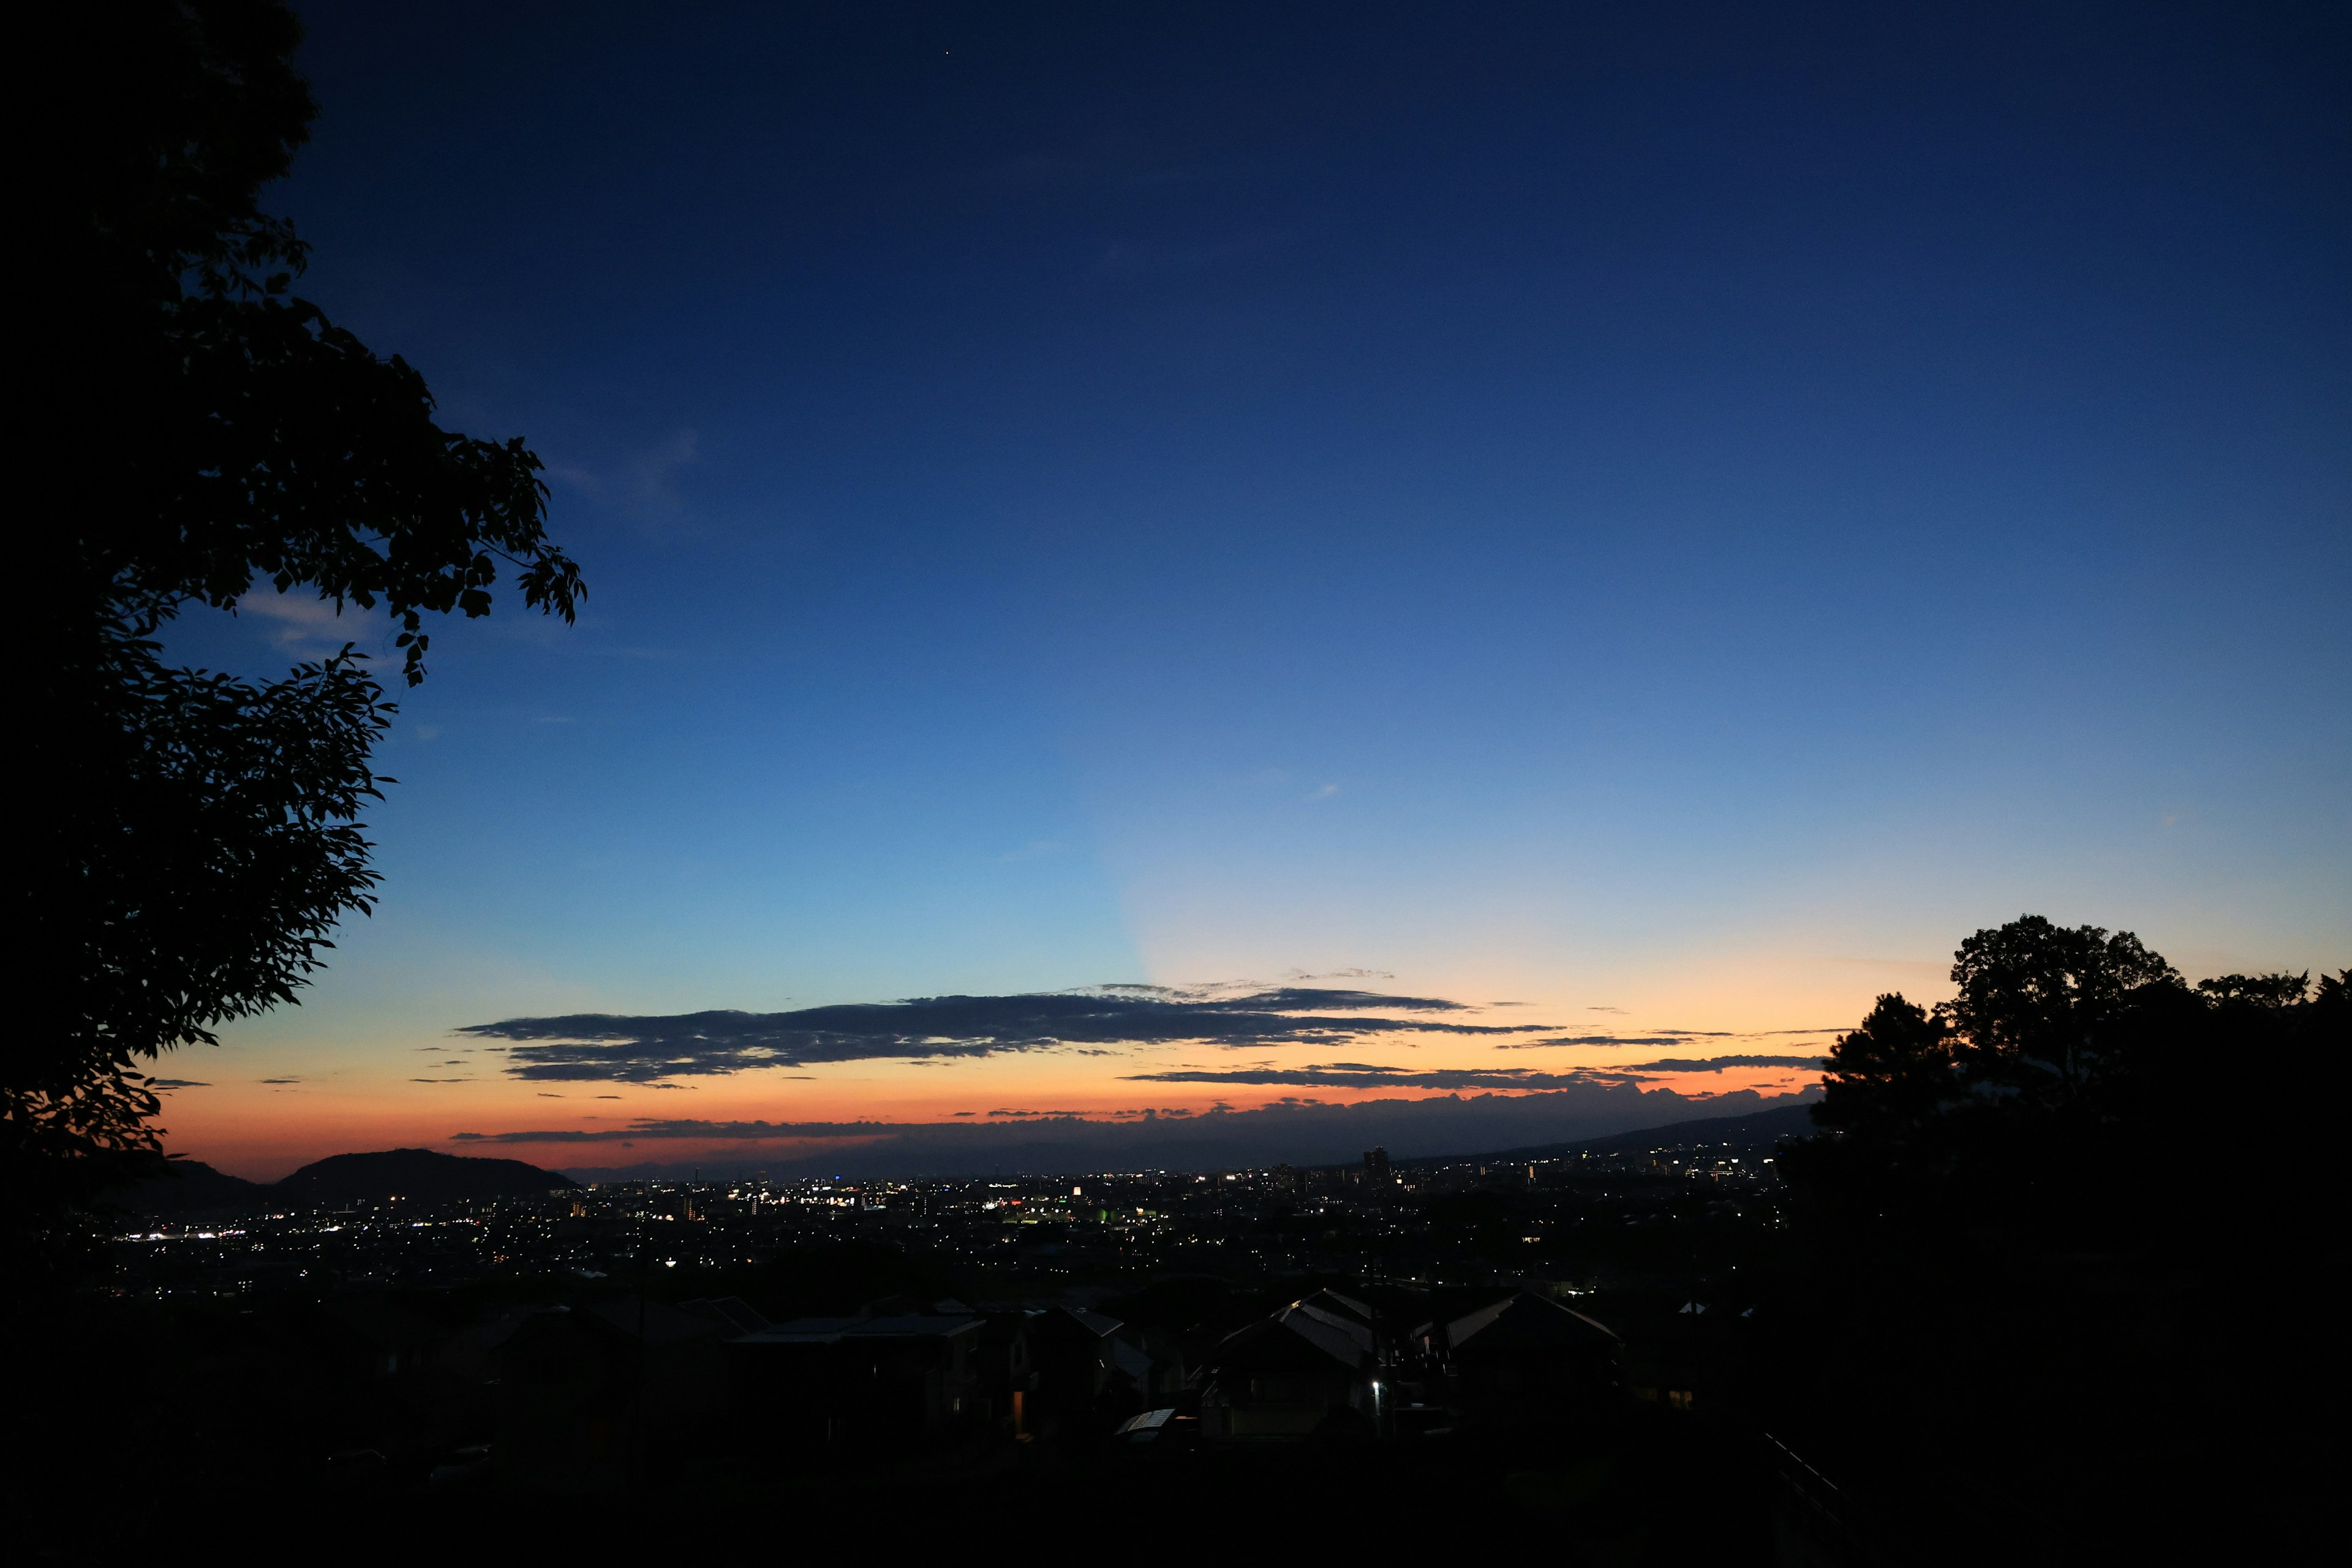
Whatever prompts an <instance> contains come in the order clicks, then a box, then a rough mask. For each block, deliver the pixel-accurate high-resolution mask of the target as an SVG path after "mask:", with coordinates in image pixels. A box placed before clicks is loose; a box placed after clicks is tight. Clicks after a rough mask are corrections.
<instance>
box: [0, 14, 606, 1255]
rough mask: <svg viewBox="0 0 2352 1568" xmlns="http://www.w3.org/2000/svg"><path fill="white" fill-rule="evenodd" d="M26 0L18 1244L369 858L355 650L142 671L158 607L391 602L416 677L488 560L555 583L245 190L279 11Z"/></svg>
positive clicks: (368, 790)
mask: <svg viewBox="0 0 2352 1568" xmlns="http://www.w3.org/2000/svg"><path fill="white" fill-rule="evenodd" d="M45 18H46V20H45V23H44V26H46V27H47V29H48V31H47V34H46V36H43V37H37V38H36V39H35V40H32V41H31V42H29V43H28V44H27V45H26V49H27V52H26V58H37V59H39V60H40V61H41V63H42V68H43V70H44V72H45V73H47V75H48V76H49V77H50V79H51V88H52V95H51V99H50V101H52V102H53V103H56V104H58V105H60V106H62V110H61V112H60V113H58V115H56V116H54V117H53V118H51V119H50V120H48V121H45V122H44V123H43V124H42V126H41V127H40V130H41V132H42V141H41V142H40V144H39V145H38V147H37V150H36V152H35V153H34V155H33V156H32V157H31V159H30V160H29V162H30V163H31V165H32V176H33V182H34V184H33V194H32V195H31V197H30V198H29V199H30V200H32V201H33V202H34V203H36V204H37V205H38V206H40V207H41V208H42V209H43V216H45V217H46V218H47V222H46V223H42V224H39V225H38V228H39V232H40V233H41V237H42V239H43V241H44V244H45V245H46V246H47V247H49V249H50V252H51V261H50V265H49V266H48V267H47V268H46V270H45V278H46V279H47V280H48V285H47V289H46V290H45V293H44V296H43V300H42V307H41V309H40V310H39V311H38V312H37V316H36V318H35V320H36V323H37V324H36V330H35V331H34V332H33V333H32V345H33V350H34V354H35V358H36V361H37V363H38V364H39V366H40V368H41V371H42V373H43V374H44V377H45V384H44V387H43V393H44V395H43V397H42V398H41V399H40V412H39V414H38V415H37V416H36V417H37V426H36V429H35V432H34V435H35V437H36V440H37V447H36V449H37V452H38V454H39V461H38V462H37V463H36V464H34V465H32V467H31V469H30V472H29V475H28V479H29V482H30V485H31V489H32V491H33V494H32V496H31V498H30V500H31V508H30V513H29V515H30V516H31V517H32V518H34V519H36V520H37V521H34V522H33V523H32V524H31V525H30V526H28V527H26V528H25V529H23V530H22V531H20V532H19V533H18V534H17V535H16V542H17V545H18V548H19V550H20V551H21V552H24V559H22V560H21V562H20V566H21V569H22V570H24V571H25V572H26V575H27V578H28V581H29V583H30V584H31V591H30V592H29V593H28V594H26V595H21V596H20V601H21V604H22V607H23V613H25V614H26V616H27V617H28V618H29V620H30V621H31V623H32V624H31V626H30V627H29V631H30V640H31V645H32V647H34V648H35V649H36V650H37V653H36V657H35V658H34V659H33V660H31V661H29V664H28V666H27V668H26V671H25V672H24V685H25V687H26V690H27V692H28V694H29V707H30V711H29V714H28V719H29V722H27V723H26V725H25V726H24V730H25V732H26V742H25V749H26V755H25V757H24V765H23V768H22V770H21V771H22V774H23V776H24V778H25V779H26V782H27V791H28V794H29V795H30V807H31V810H30V813H29V815H30V818H31V820H32V821H33V822H34V823H35V824H37V827H36V830H35V831H34V832H33V833H31V834H28V835H26V840H27V842H26V845H25V846H24V847H23V849H22V851H21V852H20V855H19V858H18V861H17V864H18V866H19V868H20V871H19V875H18V880H17V883H16V900H17V904H18V909H19V915H18V919H17V929H18V931H20V932H22V933H23V935H22V938H21V940H22V942H23V943H24V950H23V959H22V963H23V967H24V969H25V971H26V973H28V974H29V975H31V976H35V977H37V984H33V985H31V986H28V987H26V994H27V996H28V1002H27V1008H28V1014H29V1016H27V1017H26V1018H25V1019H24V1020H23V1021H22V1023H21V1024H20V1026H19V1027H18V1028H17V1030H16V1032H15V1034H14V1035H13V1036H12V1037H11V1039H10V1041H9V1043H8V1046H7V1047H6V1050H5V1053H0V1161H5V1169H6V1180H5V1203H6V1205H7V1209H8V1211H9V1213H8V1215H7V1218H8V1229H9V1230H10V1231H11V1232H12V1233H13V1235H14V1237H16V1240H17V1241H18V1242H19V1243H21V1244H22V1245H24V1246H26V1247H34V1248H36V1249H37V1247H40V1246H43V1245H50V1246H54V1247H66V1248H67V1250H68V1252H70V1250H71V1247H70V1246H69V1242H70V1237H68V1236H66V1235H65V1233H64V1232H63V1231H61V1230H60V1229H59V1226H58V1216H59V1215H61V1214H63V1213H65V1212H66V1211H67V1209H68V1207H69V1206H70V1205H73V1204H75V1203H78V1202H81V1201H85V1200H87V1199H88V1198H89V1197H90V1195H91V1194H94V1193H95V1192H97V1191H98V1190H100V1189H101V1188H103V1187H105V1186H107V1185H109V1184H113V1183H115V1182H117V1181H120V1180H121V1179H122V1177H123V1176H124V1175H125V1174H126V1173H132V1172H135V1171H136V1169H137V1168H138V1167H139V1164H140V1162H141V1161H142V1160H145V1161H150V1162H152V1158H153V1151H154V1150H155V1148H156V1146H157V1139H156V1133H155V1130H154V1129H153V1127H152V1122H151V1121H150V1119H151V1118H152V1117H153V1116H154V1115H155V1114H156V1112H157V1110H158V1104H157V1101H156V1100H155V1099H154V1097H153V1095H152V1093H151V1092H150V1091H149V1089H147V1087H146V1084H145V1080H144V1079H143V1077H142V1073H141V1071H140V1068H141V1065H142V1063H143V1062H145V1061H148V1060H151V1059H152V1058H154V1057H155V1056H156V1055H157V1054H158V1053H160V1052H162V1051H164V1050H168V1049H171V1048H173V1047H178V1046H183V1045H188V1044H196V1043H205V1042H208V1041H210V1040H211V1039H212V1038H213V1035H212V1032H211V1031H212V1030H213V1029H214V1027H215V1026H217V1025H219V1024H220V1023H222V1022H223V1021H225V1020H228V1019H233V1018H237V1017H241V1016H248V1015H251V1014H253V1013H256V1012H259V1011H261V1010H264V1009H266V1008H268V1007H271V1006H275V1005H278V1004H281V1003H285V1002H289V1001H292V1000H293V999H294V997H295V994H296V992H297V990H298V989H299V987H300V986H301V985H303V984H305V981H306V977H307V976H308V975H310V973H313V972H314V971H315V970H316V969H317V968H318V967H319V965H320V962H321V959H320V953H321V952H322V951H323V950H325V949H327V948H329V947H331V945H332V944H331V942H330V940H329V933H330V932H331V931H332V930H333V928H334V926H335V924H336V923H337V922H338V921H340V920H341V919H342V918H343V917H344V916H346V915H349V914H352V913H365V912H367V910H369V909H370V907H371V904H372V900H373V888H374V886H375V882H376V877H375V873H374V872H373V870H371V869H370V868H369V864H368V851H369V844H368V842H367V840H366V838H365V837H363V836H362V830H361V827H360V825H359V823H358V821H357V817H358V814H359V812H360V811H361V809H362V805H364V803H365V802H366V801H367V800H369V799H371V798H373V797H374V796H375V795H376V794H377V791H378V787H379V786H380V785H381V784H384V783H387V782H389V781H387V780H383V779H381V778H378V777H377V776H375V774H374V773H373V770H372V767H371V760H372V751H373V745H374V742H375V741H376V739H377V737H378V736H379V735H380V734H381V733H382V732H383V730H384V728H385V727H386V725H387V724H388V723H389V722H390V717H391V714H392V713H393V711H394V709H393V705H392V704H391V703H389V702H387V701H385V700H384V694H383V689H382V688H381V687H380V686H379V685H378V683H377V682H376V681H375V680H374V679H373V678H372V677H371V676H370V675H369V674H368V672H367V668H366V665H365V662H364V659H363V657H362V656H361V655H359V654H357V653H355V652H354V651H353V650H352V647H349V646H346V647H345V648H344V649H343V650H342V651H341V653H339V654H337V655H335V656H334V657H332V658H325V659H320V660H318V661H315V662H312V663H308V664H304V665H301V666H299V667H298V668H295V669H294V670H293V671H292V672H291V674H290V675H289V677H288V678H287V679H282V680H278V681H274V682H266V683H255V682H251V681H247V680H241V679H232V678H231V677H228V676H226V675H220V674H214V673H208V672H205V671H200V670H191V669H182V668H171V667H169V666H168V665H167V664H166V663H165V662H164V660H163V657H162V653H161V649H160V648H159V647H158V645H157V643H156V641H155V637H156V634H157V633H158V632H159V631H160V630H161V629H162V628H163V626H164V625H165V623H167V622H168V621H170V620H171V619H172V617H173V616H174V615H175V614H177V613H178V612H179V611H180V610H181V609H182V608H184V606H186V605H191V604H195V605H210V606H213V607H215V608H218V609H226V610H234V609H235V608H236V606H237V605H238V604H239V603H240V602H241V601H242V600H244V599H245V597H246V596H247V595H248V594H250V593H253V592H256V591H257V590H259V589H260V588H261V587H262V586H263V585H264V584H266V585H267V587H268V589H269V590H272V591H275V592H279V593H285V592H294V591H309V592H314V593H316V594H317V595H320V597H322V598H323V599H325V600H327V601H329V602H331V603H332V604H333V605H336V606H337V607H338V608H339V609H341V608H344V607H350V608H352V609H356V610H362V611H367V610H376V609H382V610H384V611H387V612H389V614H390V615H391V616H393V617H394V621H395V622H396V623H397V626H398V627H399V632H398V638H397V642H398V646H399V647H402V648H403V649H404V650H405V661H406V668H405V671H404V673H405V676H406V679H408V681H409V682H410V683H411V684H414V683H415V682H416V681H418V680H421V679H423V678H424V675H425V651H426V647H427V642H428V638H427V634H426V633H425V630H424V622H423V616H425V615H426V614H428V613H435V614H438V613H446V612H449V611H453V610H454V611H462V612H463V613H464V614H466V615H467V616H481V615H485V614H487V613H488V611H489V609H490V605H491V597H492V590H493V588H494V586H495V585H496V584H497V583H498V582H499V579H500V577H501V576H502V575H505V574H508V573H509V572H511V573H512V574H513V576H514V580H515V582H516V584H517V585H518V586H519V587H520V592H521V594H522V597H523V601H524V603H525V604H526V605H530V606H533V607H537V608H539V609H541V610H544V611H547V612H550V613H552V614H556V615H560V616H563V617H565V618H566V619H569V618H570V617H571V616H572V613H573V610H574V607H575V605H576V604H577V602H578V599H579V597H580V595H581V593H582V592H583V589H582V586H581V583H580V578H579V574H578V571H577V569H576V568H575V567H574V566H573V564H572V562H571V561H570V560H569V559H567V558H566V557H565V556H564V555H563V553H562V552H561V551H559V550H557V549H556V548H555V547H554V546H553V545H552V544H551V543H550V542H549V541H548V539H547V537H546V534H545V531H544V528H543V521H544V511H545V500H546V492H545V489H544V488H543V487H542V485H541V482H540V480H539V477H538V475H539V468H540V464H539V460H538V458H535V457H533V456H532V455H531V454H530V452H529V451H528V450H527V449H526V448H525V447H523V445H522V443H521V442H520V440H509V441H506V442H504V443H494V442H485V441H478V440H475V439H473V438H471V437H466V436H462V435H458V434H456V433H453V432H450V431H446V430H444V429H442V428H440V427H439V426H437V425H436V424H435V422H434V419H433V401H432V397H431V395H430V394H429V393H428V392H427V391H426V388H425V383H424V380H423V378H422V377H421V376H419V375H418V374H417V373H416V372H415V370H414V369H413V368H411V367H410V366H409V365H407V364H406V363H404V362H402V361H401V360H399V359H398V358H396V357H395V358H392V359H388V360H387V359H380V358H378V357H377V356H376V355H375V354H374V353H372V352H370V351H369V349H368V348H367V347H366V346H365V345H364V344H362V343H361V342H359V340H357V339H356V338H354V337H353V336H352V335H351V334H350V333H349V332H347V331H343V330H341V328H338V327H336V326H335V325H334V324H333V323H332V322H331V321H329V320H328V319H327V318H326V317H325V316H324V315H323V314H322V313H321V312H320V310H318V308H317V307H316V306H314V305H311V304H310V303H309V302H307V301H305V300H301V299H299V297H297V296H296V295H294V294H293V292H292V291H291V290H292V285H293V281H294V279H295V278H296V276H297V275H299V272H300V271H301V269H302V266H303V262H304V260H305V257H306V250H305V247H304V246H303V244H302V242H301V241H300V240H299V238H298V237H296V235H295V233H294V230H293V228H292V226H290V225H289V223H287V222H286V221H285V220H283V219H281V218H278V217H273V216H268V215H267V214H265V213H264V212H263V211H262V210H261V208H260V205H259V192H260V188H261V186H263V185H264V184H267V183H268V182H269V181H270V180H272V179H275V178H277V177H278V176H279V175H280V174H284V173H285V172H286V170H287V168H288V166H289V163H290V161H291V159H292V156H293V154H294V152H295V150H296V149H297V148H298V147H299V145H300V144H301V143H302V142H303V141H304V140H305V139H306V138H307V136H308V134H309V126H310V120H311V118H312V116H313V114H314V112H315V109H314V106H313V104H312V102H311V99H310V91H309V89H308V88H307V86H306V85H305V84H304V83H303V81H302V80H301V79H300V78H299V76H298V75H297V74H296V72H295V70H294V68H293V66H292V64H291V57H292V53H293V50H294V48H295V46H296V44H297V43H298V41H299V37H300V31H299V26H298V24H297V23H296V22H295V20H294V17H293V16H292V15H291V13H290V12H289V11H288V10H287V9H286V7H285V6H284V5H279V4H275V3H271V0H188V3H171V0H106V3H101V4H92V5H79V6H70V7H57V8H52V10H51V11H49V12H48V13H46V14H45ZM27 1256H30V1255H29V1254H27ZM63 1257H64V1255H63V1254H60V1255H59V1258H61V1259H62V1258H63ZM60 1266H63V1264H62V1262H61V1263H60Z"/></svg>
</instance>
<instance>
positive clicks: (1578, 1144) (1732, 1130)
mask: <svg viewBox="0 0 2352 1568" xmlns="http://www.w3.org/2000/svg"><path fill="white" fill-rule="evenodd" d="M1813 1131H1814V1128H1813V1107H1812V1102H1811V1101H1810V1100H1808V1101H1806V1102H1805V1103H1804V1104H1802V1105H1776V1106H1774V1107H1773V1108H1772V1109H1771V1110H1754V1111H1749V1112H1748V1114H1747V1115H1745V1116H1703V1117H1700V1118H1698V1119H1697V1120H1696V1121H1669V1122H1667V1123H1666V1124H1665V1125H1664V1126H1663V1127H1643V1128H1637V1129H1635V1130H1634V1131H1631V1132H1612V1133H1610V1134H1609V1135H1607V1136H1606V1137H1602V1138H1580V1139H1577V1140H1576V1141H1575V1142H1570V1143H1539V1144H1535V1145H1532V1146H1530V1147H1528V1148H1522V1149H1498V1150H1496V1151H1493V1152H1489V1153H1484V1154H1426V1155H1415V1156H1414V1157H1413V1158H1412V1159H1410V1160H1399V1161H1397V1162H1396V1163H1398V1164H1400V1165H1458V1164H1461V1163H1465V1161H1470V1160H1491V1161H1495V1162H1496V1163H1503V1164H1508V1163H1510V1162H1512V1161H1514V1160H1549V1159H1557V1158H1559V1156H1561V1155H1563V1154H1623V1153H1630V1152H1633V1151H1634V1150H1637V1149H1662V1148H1665V1147H1667V1146H1668V1145H1670V1144H1681V1143H1734V1144H1741V1145H1745V1146H1748V1147H1751V1148H1763V1147H1769V1145H1771V1144H1773V1143H1777V1142H1780V1140H1781V1139H1783V1138H1804V1137H1809V1136H1811V1133H1812V1132H1813Z"/></svg>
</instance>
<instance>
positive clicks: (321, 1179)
mask: <svg viewBox="0 0 2352 1568" xmlns="http://www.w3.org/2000/svg"><path fill="white" fill-rule="evenodd" d="M577 1185H578V1183H576V1182H574V1181H572V1178H571V1177H569V1176H564V1175H559V1174H558V1173H555V1172H553V1171H542V1170H541V1169H540V1168H539V1167H538V1166H536V1165H530V1164H526V1163H523V1162H522V1161H520V1160H478V1159H470V1158H467V1157H465V1156H462V1155H457V1154H439V1153H436V1152H433V1151H432V1150H430V1149H386V1150H383V1151H381V1152H376V1153H372V1154H334V1155H330V1156H329V1157H328V1158H326V1159H324V1160H319V1161H314V1162H313V1163H310V1164H308V1165H305V1166H303V1167H302V1168H301V1169H300V1170H299V1171H297V1172H295V1173H293V1174H292V1175H290V1176H289V1177H287V1178H286V1179H285V1180H284V1181H282V1182H275V1183H265V1182H248V1181H244V1180H242V1179H240V1178H238V1177H236V1176H232V1175H228V1174H226V1173H224V1172H220V1171H215V1170H214V1169H213V1168H212V1167H211V1166H210V1165H207V1164H205V1163H203V1162H202V1161H200V1160H174V1161H173V1162H172V1173H171V1174H170V1175H165V1176H158V1177H154V1178H152V1179H151V1180H149V1181H145V1182H142V1183H140V1184H138V1185H136V1186H133V1187H129V1188H126V1189H124V1190H123V1191H122V1192H121V1193H120V1194H117V1195H116V1197H115V1200H114V1201H116V1202H117V1203H120V1204H121V1205H122V1206H123V1207H125V1208H128V1209H130V1210H131V1211H133V1212H134V1213H138V1214H158V1215H184V1214H202V1213H209V1212H211V1211H214V1210H220V1209H242V1210H248V1211H249V1210H254V1209H262V1208H269V1207H272V1206H279V1205H282V1206H284V1207H287V1208H335V1207H339V1206H341V1205H344V1204H352V1203H358V1202H362V1201H363V1200H365V1201H380V1200H382V1199H384V1198H395V1197H397V1198H405V1199H408V1200H410V1201H411V1202H415V1203H425V1204H437V1203H457V1202H462V1201H464V1200H467V1199H469V1198H504V1197H526V1196H529V1195H530V1194H534V1193H544V1192H548V1191H550V1190H552V1189H555V1188H560V1187H572V1186H577Z"/></svg>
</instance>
